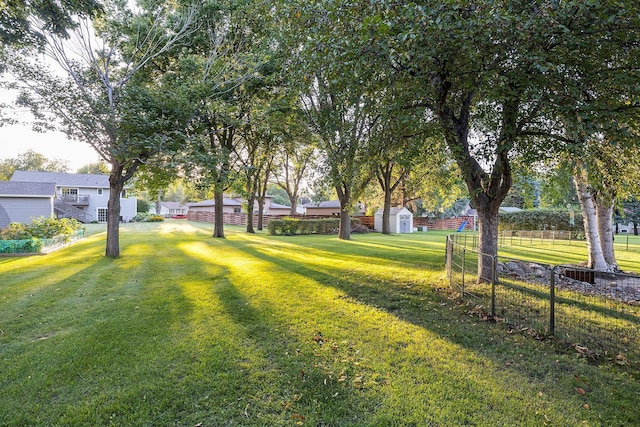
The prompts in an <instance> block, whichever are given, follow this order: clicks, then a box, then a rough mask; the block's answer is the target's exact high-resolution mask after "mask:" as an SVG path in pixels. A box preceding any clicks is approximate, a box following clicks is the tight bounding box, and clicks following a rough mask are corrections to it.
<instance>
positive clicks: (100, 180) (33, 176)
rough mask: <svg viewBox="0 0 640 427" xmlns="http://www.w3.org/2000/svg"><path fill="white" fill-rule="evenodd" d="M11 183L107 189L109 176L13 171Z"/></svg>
mask: <svg viewBox="0 0 640 427" xmlns="http://www.w3.org/2000/svg"><path fill="white" fill-rule="evenodd" d="M11 181H21V182H24V181H29V182H53V183H55V184H56V185H58V186H65V187H84V188H109V175H97V174H81V173H64V172H31V171H15V172H14V173H13V176H12V177H11Z"/></svg>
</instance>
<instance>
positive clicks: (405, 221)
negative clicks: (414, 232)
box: [400, 215, 411, 233]
mask: <svg viewBox="0 0 640 427" xmlns="http://www.w3.org/2000/svg"><path fill="white" fill-rule="evenodd" d="M400 233H411V216H410V215H400Z"/></svg>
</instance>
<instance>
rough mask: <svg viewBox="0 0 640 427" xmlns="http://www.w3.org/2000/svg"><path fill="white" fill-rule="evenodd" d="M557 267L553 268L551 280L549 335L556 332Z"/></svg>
mask: <svg viewBox="0 0 640 427" xmlns="http://www.w3.org/2000/svg"><path fill="white" fill-rule="evenodd" d="M556 268H558V266H554V267H552V268H551V280H550V281H549V335H555V333H556Z"/></svg>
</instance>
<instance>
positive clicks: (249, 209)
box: [247, 196, 256, 233]
mask: <svg viewBox="0 0 640 427" xmlns="http://www.w3.org/2000/svg"><path fill="white" fill-rule="evenodd" d="M255 201H256V198H255V197H252V196H250V197H249V198H248V199H247V233H255V232H256V231H255V230H254V229H253V205H254V203H255Z"/></svg>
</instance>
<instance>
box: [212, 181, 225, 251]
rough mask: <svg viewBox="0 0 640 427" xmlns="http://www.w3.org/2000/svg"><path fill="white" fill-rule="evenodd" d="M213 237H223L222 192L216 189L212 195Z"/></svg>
mask: <svg viewBox="0 0 640 427" xmlns="http://www.w3.org/2000/svg"><path fill="white" fill-rule="evenodd" d="M214 201H215V206H214V213H213V237H220V238H222V239H224V192H223V191H222V190H217V189H216V192H215V195H214Z"/></svg>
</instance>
